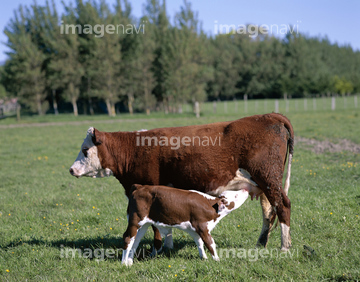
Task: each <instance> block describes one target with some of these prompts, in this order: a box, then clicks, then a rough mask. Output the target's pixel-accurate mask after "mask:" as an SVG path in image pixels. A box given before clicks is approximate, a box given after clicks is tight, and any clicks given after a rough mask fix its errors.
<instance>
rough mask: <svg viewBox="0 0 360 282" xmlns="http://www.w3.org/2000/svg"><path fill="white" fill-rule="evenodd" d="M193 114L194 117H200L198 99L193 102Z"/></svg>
mask: <svg viewBox="0 0 360 282" xmlns="http://www.w3.org/2000/svg"><path fill="white" fill-rule="evenodd" d="M195 114H196V118H199V117H200V105H199V102H198V101H196V102H195Z"/></svg>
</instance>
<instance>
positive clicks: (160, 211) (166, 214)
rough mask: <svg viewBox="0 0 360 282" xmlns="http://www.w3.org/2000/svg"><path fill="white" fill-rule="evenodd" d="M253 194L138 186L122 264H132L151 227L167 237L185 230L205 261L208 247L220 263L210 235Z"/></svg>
mask: <svg viewBox="0 0 360 282" xmlns="http://www.w3.org/2000/svg"><path fill="white" fill-rule="evenodd" d="M248 196H249V191H247V190H246V189H242V190H239V191H224V192H223V193H222V194H221V195H220V197H213V196H210V195H208V194H205V193H201V192H198V191H194V190H190V191H186V190H180V189H175V188H170V187H167V186H149V185H144V186H142V185H138V184H135V185H133V187H132V192H131V195H130V198H129V205H128V227H127V230H126V232H125V233H124V251H123V255H122V263H123V264H125V265H128V266H130V265H132V264H133V258H134V253H135V251H136V249H137V247H138V245H139V243H140V241H141V239H142V237H143V236H144V235H145V233H146V230H147V229H148V227H149V226H150V225H153V226H155V227H156V228H157V229H158V230H159V231H160V233H161V234H162V235H164V236H167V235H168V234H169V233H170V232H171V228H178V229H180V230H183V231H185V232H187V233H189V235H190V236H191V237H192V238H193V239H194V241H195V243H196V245H197V247H198V250H199V254H200V257H201V258H204V259H207V256H206V253H205V250H204V244H205V246H206V248H207V249H208V250H209V251H210V253H211V256H212V258H213V259H214V260H219V257H218V255H217V252H216V244H215V241H214V239H213V238H212V236H211V235H210V232H211V231H212V230H213V229H214V228H215V226H216V225H217V224H218V223H219V221H220V220H221V219H222V218H223V217H224V216H226V215H227V214H229V213H230V212H231V211H233V210H235V209H237V208H238V207H240V206H241V205H242V204H243V203H244V202H245V200H246V199H247V197H248Z"/></svg>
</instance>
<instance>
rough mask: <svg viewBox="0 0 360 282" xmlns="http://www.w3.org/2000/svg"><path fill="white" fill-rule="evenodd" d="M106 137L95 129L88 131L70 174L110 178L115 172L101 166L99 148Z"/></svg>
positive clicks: (91, 128)
mask: <svg viewBox="0 0 360 282" xmlns="http://www.w3.org/2000/svg"><path fill="white" fill-rule="evenodd" d="M104 139H105V135H104V134H103V133H102V134H101V132H99V131H98V130H96V129H95V128H93V127H90V128H89V130H88V131H87V134H86V137H85V139H84V142H83V143H82V145H81V149H80V152H79V155H78V156H77V158H76V160H75V162H74V163H73V165H72V166H71V167H70V170H69V171H70V174H71V175H73V176H76V177H81V176H87V177H93V178H97V177H105V176H110V175H112V174H113V172H112V171H111V170H110V169H109V168H103V167H102V166H101V162H100V158H99V155H98V146H100V145H101V144H102V143H103V142H104V141H105V140H104Z"/></svg>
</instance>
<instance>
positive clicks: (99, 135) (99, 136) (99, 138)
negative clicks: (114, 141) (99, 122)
mask: <svg viewBox="0 0 360 282" xmlns="http://www.w3.org/2000/svg"><path fill="white" fill-rule="evenodd" d="M104 139H105V136H104V133H103V132H100V131H99V130H97V129H96V128H94V134H93V137H92V140H93V142H94V144H95V145H96V146H97V145H100V144H102V143H103V142H104Z"/></svg>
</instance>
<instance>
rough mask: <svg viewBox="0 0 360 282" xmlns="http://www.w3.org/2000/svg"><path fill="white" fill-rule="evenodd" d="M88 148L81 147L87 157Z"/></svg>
mask: <svg viewBox="0 0 360 282" xmlns="http://www.w3.org/2000/svg"><path fill="white" fill-rule="evenodd" d="M88 150H89V148H83V149H82V152H83V154H84V156H85V157H86V158H87V151H88Z"/></svg>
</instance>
